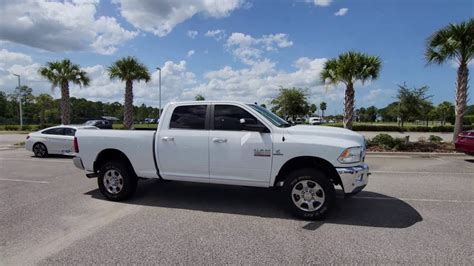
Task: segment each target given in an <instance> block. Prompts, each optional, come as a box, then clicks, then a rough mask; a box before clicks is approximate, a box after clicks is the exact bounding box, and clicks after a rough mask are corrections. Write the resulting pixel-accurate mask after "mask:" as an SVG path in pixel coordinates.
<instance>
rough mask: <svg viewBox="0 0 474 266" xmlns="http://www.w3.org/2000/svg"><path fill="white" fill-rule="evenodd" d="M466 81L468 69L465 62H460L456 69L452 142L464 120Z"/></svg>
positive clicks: (459, 131)
mask: <svg viewBox="0 0 474 266" xmlns="http://www.w3.org/2000/svg"><path fill="white" fill-rule="evenodd" d="M468 79H469V69H468V68H467V64H466V62H461V64H460V65H459V68H458V78H457V81H456V102H455V104H456V106H455V114H456V120H455V122H454V134H453V141H455V140H456V138H457V136H458V134H459V133H461V131H462V122H463V118H464V113H465V112H466V101H467V83H468Z"/></svg>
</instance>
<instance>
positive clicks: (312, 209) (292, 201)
mask: <svg viewBox="0 0 474 266" xmlns="http://www.w3.org/2000/svg"><path fill="white" fill-rule="evenodd" d="M285 197H286V198H287V201H288V205H289V207H290V210H291V211H292V212H293V213H294V214H295V215H296V216H298V217H300V218H303V219H309V220H317V219H322V218H324V216H325V215H326V214H327V213H328V212H329V210H330V209H331V207H332V204H333V203H334V199H335V197H336V191H335V189H334V186H333V184H332V183H331V182H330V181H329V178H328V177H327V176H326V174H324V173H323V172H321V171H318V170H316V169H300V170H295V171H293V172H291V173H290V174H289V176H288V178H287V181H286V182H285Z"/></svg>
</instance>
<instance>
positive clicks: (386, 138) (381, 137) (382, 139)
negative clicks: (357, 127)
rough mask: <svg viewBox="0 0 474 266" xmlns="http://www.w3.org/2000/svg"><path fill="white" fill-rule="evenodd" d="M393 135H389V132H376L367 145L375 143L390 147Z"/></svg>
mask: <svg viewBox="0 0 474 266" xmlns="http://www.w3.org/2000/svg"><path fill="white" fill-rule="evenodd" d="M393 140H394V139H393V137H392V136H390V135H389V134H384V133H382V134H378V135H377V136H375V137H374V138H373V139H371V140H370V141H369V143H368V144H369V145H371V146H372V145H377V146H382V147H384V148H392V147H393V146H392V145H393Z"/></svg>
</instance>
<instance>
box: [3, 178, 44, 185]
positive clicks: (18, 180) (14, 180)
mask: <svg viewBox="0 0 474 266" xmlns="http://www.w3.org/2000/svg"><path fill="white" fill-rule="evenodd" d="M0 181H12V182H23V183H36V184H49V182H48V181H37V180H23V179H9V178H0Z"/></svg>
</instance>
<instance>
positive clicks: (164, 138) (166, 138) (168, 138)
mask: <svg viewBox="0 0 474 266" xmlns="http://www.w3.org/2000/svg"><path fill="white" fill-rule="evenodd" d="M161 140H162V141H174V138H173V137H162V138H161Z"/></svg>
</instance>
